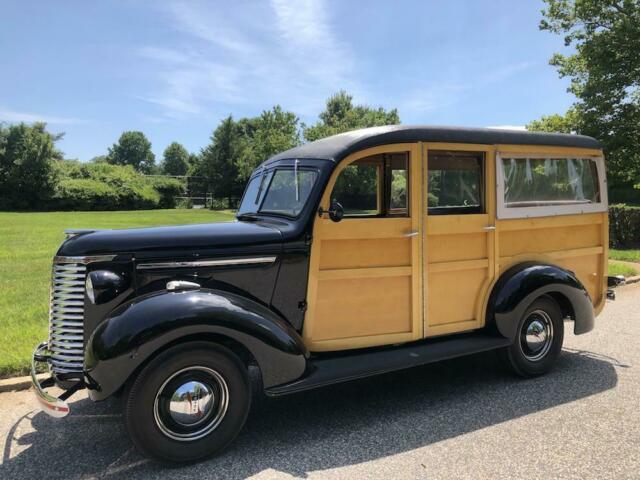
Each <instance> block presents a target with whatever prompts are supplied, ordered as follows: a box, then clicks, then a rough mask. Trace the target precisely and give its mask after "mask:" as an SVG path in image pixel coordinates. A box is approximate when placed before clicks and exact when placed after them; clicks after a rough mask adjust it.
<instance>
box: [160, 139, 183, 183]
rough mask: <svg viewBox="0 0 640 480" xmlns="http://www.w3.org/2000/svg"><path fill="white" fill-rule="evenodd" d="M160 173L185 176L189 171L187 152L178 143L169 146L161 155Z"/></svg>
mask: <svg viewBox="0 0 640 480" xmlns="http://www.w3.org/2000/svg"><path fill="white" fill-rule="evenodd" d="M163 157H164V158H163V160H162V172H163V173H164V174H165V175H186V174H187V170H188V169H189V152H188V151H187V149H186V148H184V147H183V146H182V145H180V144H179V143H178V142H173V143H172V144H171V145H169V146H168V147H167V148H166V149H165V150H164V154H163Z"/></svg>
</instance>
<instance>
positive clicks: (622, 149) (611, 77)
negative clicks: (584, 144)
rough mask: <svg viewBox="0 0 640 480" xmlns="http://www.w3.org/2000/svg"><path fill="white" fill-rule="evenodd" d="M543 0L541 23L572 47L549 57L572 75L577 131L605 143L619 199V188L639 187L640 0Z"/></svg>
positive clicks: (612, 185) (613, 187) (566, 74)
mask: <svg viewBox="0 0 640 480" xmlns="http://www.w3.org/2000/svg"><path fill="white" fill-rule="evenodd" d="M545 2H546V4H547V8H546V9H544V10H543V12H542V13H543V16H544V18H543V20H542V21H541V23H540V28H541V29H542V30H547V31H550V32H552V33H555V34H561V35H564V40H565V45H567V46H571V47H572V52H573V53H571V54H569V55H562V54H559V53H558V54H555V55H554V56H553V57H552V58H551V61H550V63H551V65H553V66H555V67H556V68H557V69H558V72H559V74H560V76H561V77H568V78H570V79H571V85H570V87H569V91H570V92H572V93H573V94H574V95H576V97H577V98H578V101H577V102H576V104H575V105H574V108H575V110H576V112H577V118H578V128H577V131H578V132H579V133H583V134H586V135H591V136H594V137H596V138H597V139H599V140H600V141H601V142H602V143H603V146H604V150H605V154H606V155H607V166H608V173H609V187H610V189H611V190H612V191H613V192H612V193H613V195H612V197H613V199H614V200H616V191H617V190H624V189H625V188H626V189H628V188H629V187H630V186H632V185H634V184H635V185H636V187H638V188H640V185H639V184H640V55H639V54H638V52H640V2H639V1H638V0H606V1H602V0H545ZM636 196H637V194H636Z"/></svg>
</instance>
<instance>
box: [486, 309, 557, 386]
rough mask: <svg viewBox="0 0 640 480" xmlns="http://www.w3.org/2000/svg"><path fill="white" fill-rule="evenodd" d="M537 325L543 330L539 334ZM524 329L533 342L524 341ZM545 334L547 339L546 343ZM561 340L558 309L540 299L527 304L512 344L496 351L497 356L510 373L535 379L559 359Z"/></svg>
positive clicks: (525, 336)
mask: <svg viewBox="0 0 640 480" xmlns="http://www.w3.org/2000/svg"><path fill="white" fill-rule="evenodd" d="M534 323H535V324H534ZM532 324H533V325H532ZM539 325H544V327H545V330H544V331H542V332H540V331H539ZM528 328H530V329H529V332H532V335H530V336H529V337H530V338H531V339H533V340H534V341H533V342H528V341H527V335H526V333H527V329H528ZM536 332H538V334H536ZM549 335H551V339H550V340H546V339H548V338H549ZM542 337H544V338H545V341H544V342H541V344H542V346H539V344H538V343H536V342H538V340H539V339H540V338H542ZM563 340H564V320H563V318H562V312H561V310H560V307H559V306H558V304H557V303H556V302H555V301H554V300H553V299H552V298H550V297H546V296H545V297H540V298H538V299H537V300H535V301H534V302H533V303H532V304H531V305H529V307H528V308H527V309H526V310H525V312H524V314H523V315H522V318H521V319H520V322H519V323H518V329H517V334H516V338H515V341H514V342H513V343H512V344H511V346H509V347H505V348H503V349H500V350H499V351H498V356H499V358H500V360H501V361H502V363H503V364H504V365H505V366H506V367H507V368H508V369H509V370H511V371H512V372H513V373H515V374H517V375H520V376H521V377H535V376H538V375H542V374H544V373H547V372H548V371H549V370H551V369H552V368H553V366H554V365H555V363H556V360H557V359H558V357H559V356H560V352H561V350H562V342H563ZM531 345H534V347H533V348H532V347H531Z"/></svg>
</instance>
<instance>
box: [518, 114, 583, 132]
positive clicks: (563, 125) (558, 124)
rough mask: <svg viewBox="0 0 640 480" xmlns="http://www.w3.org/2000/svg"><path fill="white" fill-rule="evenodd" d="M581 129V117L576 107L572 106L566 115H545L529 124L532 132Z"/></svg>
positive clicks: (528, 127)
mask: <svg viewBox="0 0 640 480" xmlns="http://www.w3.org/2000/svg"><path fill="white" fill-rule="evenodd" d="M579 129H580V117H579V113H578V112H577V110H576V109H575V108H570V109H569V110H568V111H567V113H565V114H564V115H560V114H558V113H555V114H553V115H544V116H542V117H541V118H540V119H539V120H533V121H531V122H530V123H528V124H527V130H529V131H532V132H549V133H576V132H577V131H578V130H579Z"/></svg>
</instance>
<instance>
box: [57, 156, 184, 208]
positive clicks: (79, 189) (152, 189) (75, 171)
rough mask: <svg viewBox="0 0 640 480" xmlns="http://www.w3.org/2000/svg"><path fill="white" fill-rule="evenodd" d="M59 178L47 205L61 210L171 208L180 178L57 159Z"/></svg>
mask: <svg viewBox="0 0 640 480" xmlns="http://www.w3.org/2000/svg"><path fill="white" fill-rule="evenodd" d="M56 168H57V171H58V176H59V178H60V181H59V182H58V184H57V186H56V190H55V193H54V196H53V201H52V202H51V203H52V204H51V205H50V208H56V209H62V210H140V209H152V208H173V207H174V206H175V200H174V197H176V196H179V195H180V194H181V192H182V189H183V185H182V182H181V181H179V180H177V179H172V178H161V177H160V178H158V177H145V176H144V175H141V174H140V173H138V172H136V171H135V170H134V169H133V167H131V166H120V165H110V164H107V163H80V162H76V161H64V162H58V163H57V165H56Z"/></svg>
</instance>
